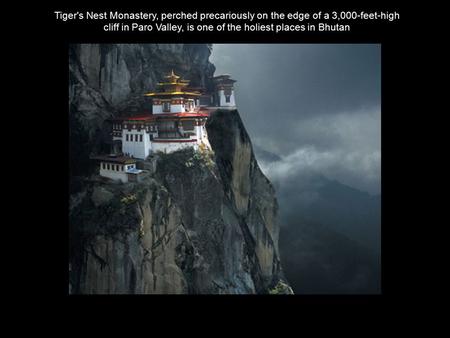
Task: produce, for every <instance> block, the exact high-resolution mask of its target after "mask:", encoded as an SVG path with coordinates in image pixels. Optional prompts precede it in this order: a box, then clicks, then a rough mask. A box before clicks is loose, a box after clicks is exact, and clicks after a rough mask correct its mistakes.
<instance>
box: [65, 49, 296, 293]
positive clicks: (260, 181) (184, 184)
mask: <svg viewBox="0 0 450 338" xmlns="http://www.w3.org/2000/svg"><path fill="white" fill-rule="evenodd" d="M191 47H192V46H191ZM95 48H97V47H95ZM95 48H94V49H95ZM102 48H105V47H102ZM127 48H131V47H127ZM140 48H141V49H142V48H144V47H142V46H141V47H139V48H138V47H132V48H131V49H133V50H136V49H137V50H140ZM145 48H150V47H145ZM152 48H153V47H152ZM167 48H168V49H171V48H169V47H167ZM183 48H184V47H180V46H178V45H176V46H175V47H172V49H173V50H184V49H183ZM198 48H199V49H200V50H204V48H207V47H206V46H199V47H198ZM208 53H209V52H208ZM88 54H89V53H88ZM156 54H157V53H156ZM200 54H201V53H200ZM200 54H196V53H193V54H192V55H196V56H195V57H193V58H192V55H191V56H183V53H181V54H180V55H179V57H180V60H184V58H185V57H188V58H189V60H199V59H201V57H203V56H201V55H200ZM208 55H209V54H208ZM160 59H161V58H160V57H158V60H160ZM206 60H207V57H206ZM86 62H87V61H86ZM145 62H146V63H147V64H150V63H152V62H155V61H152V60H146V61H145ZM161 62H162V63H164V61H161ZM87 64H89V62H87ZM203 66H205V64H204V65H203ZM83 67H84V68H86V67H87V68H89V67H91V68H94V69H96V68H95V67H93V66H89V67H88V66H87V65H85V66H83ZM167 68H168V67H167V65H165V68H164V69H166V70H167ZM169 68H170V67H169ZM174 69H176V68H174ZM202 69H207V70H208V71H203V73H202V72H199V75H198V77H197V79H199V81H207V80H206V78H207V75H208V74H209V73H208V72H209V71H210V70H211V69H213V66H211V65H210V64H209V63H208V64H207V65H206V66H205V68H202ZM103 72H104V73H107V72H108V70H104V71H103ZM200 73H201V74H200ZM98 74H102V72H101V71H100V72H99V73H98ZM211 75H212V74H211ZM186 77H188V76H187V75H186ZM202 79H203V80H202ZM94 82H95V81H94ZM121 85H123V86H125V84H121ZM206 85H208V84H206ZM106 87H108V86H106ZM112 87H113V86H112V85H111V87H108V88H112ZM144 87H145V90H148V87H147V86H144ZM80 90H81V89H80ZM108 90H110V89H108ZM108 90H107V92H108ZM114 90H116V89H114ZM145 90H144V91H145ZM141 93H142V92H141ZM102 95H103V94H102ZM130 95H131V94H130ZM129 97H131V96H129ZM105 100H106V99H105ZM124 100H125V101H127V100H128V99H124ZM130 100H132V99H130ZM87 102H90V101H89V100H87ZM89 104H93V105H95V101H94V102H90V103H89ZM108 104H112V103H108ZM125 104H126V103H124V105H125ZM118 106H120V104H118V105H117V107H118ZM99 109H100V108H99ZM74 111H75V112H78V111H79V110H74ZM99 111H100V110H99ZM82 116H83V115H80V119H81V120H83V118H82ZM99 121H101V118H99ZM83 123H86V125H90V126H93V125H94V124H93V123H92V122H88V121H84V120H83ZM100 125H101V123H100ZM93 128H95V127H93ZM88 129H89V128H88ZM207 131H208V135H209V140H210V143H211V146H212V149H213V151H207V150H205V151H202V152H199V153H195V152H193V151H192V150H183V151H178V152H175V153H172V154H159V155H155V156H154V157H153V159H151V160H150V161H147V162H146V163H144V165H145V166H146V168H148V169H149V171H150V172H149V174H148V175H147V177H145V179H144V180H143V181H142V182H139V183H128V184H119V183H111V182H106V181H103V180H99V179H98V177H95V176H90V177H84V178H83V179H81V180H80V184H79V187H78V189H77V190H76V191H72V195H71V200H70V292H71V293H83V294H84V293H113V294H114V293H150V294H152V293H175V294H178V293H189V294H205V293H206V294H242V293H269V292H276V293H291V289H290V288H289V287H288V286H287V285H286V284H285V283H283V282H282V281H283V274H282V271H281V267H280V262H279V255H278V231H279V229H278V224H277V222H276V219H277V209H278V207H277V202H276V198H275V195H274V190H273V188H272V185H271V184H270V182H269V181H268V180H267V178H266V177H265V176H264V175H263V174H262V172H261V171H260V169H259V167H258V164H257V162H256V160H255V157H254V154H253V150H252V145H251V141H250V139H249V137H248V134H247V133H246V131H245V127H244V126H243V124H242V121H241V119H240V117H239V113H238V112H237V111H217V112H215V113H214V114H213V115H212V116H211V117H210V119H209V121H208V123H207ZM274 290H275V291H274Z"/></svg>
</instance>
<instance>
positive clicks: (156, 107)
mask: <svg viewBox="0 0 450 338" xmlns="http://www.w3.org/2000/svg"><path fill="white" fill-rule="evenodd" d="M152 111H153V114H161V113H162V112H163V111H162V105H160V104H154V105H153V107H152Z"/></svg>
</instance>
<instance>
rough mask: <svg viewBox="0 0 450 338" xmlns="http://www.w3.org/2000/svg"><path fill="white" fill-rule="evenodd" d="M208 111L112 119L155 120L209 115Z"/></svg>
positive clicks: (116, 119) (116, 118)
mask: <svg viewBox="0 0 450 338" xmlns="http://www.w3.org/2000/svg"><path fill="white" fill-rule="evenodd" d="M208 116H209V114H208V113H163V114H149V115H138V116H127V117H123V116H122V117H115V118H111V119H110V120H111V121H125V120H126V121H153V120H157V119H158V117H208Z"/></svg>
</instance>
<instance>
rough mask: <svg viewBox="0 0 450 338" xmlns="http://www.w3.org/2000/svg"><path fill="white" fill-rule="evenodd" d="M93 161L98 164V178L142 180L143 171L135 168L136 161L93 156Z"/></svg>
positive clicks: (124, 181)
mask: <svg viewBox="0 0 450 338" xmlns="http://www.w3.org/2000/svg"><path fill="white" fill-rule="evenodd" d="M92 159H93V160H96V161H98V162H99V163H100V172H99V174H100V176H103V177H107V178H110V179H112V180H117V181H121V182H123V183H126V182H137V181H139V180H140V179H141V178H142V174H143V170H140V169H137V168H136V160H135V159H132V158H130V157H127V156H116V155H109V156H94V157H92Z"/></svg>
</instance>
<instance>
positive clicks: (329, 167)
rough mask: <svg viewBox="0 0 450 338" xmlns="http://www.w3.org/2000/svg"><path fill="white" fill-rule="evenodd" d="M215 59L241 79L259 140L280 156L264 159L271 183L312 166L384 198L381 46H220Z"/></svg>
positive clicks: (245, 115)
mask: <svg viewBox="0 0 450 338" xmlns="http://www.w3.org/2000/svg"><path fill="white" fill-rule="evenodd" d="M210 60H211V61H212V62H213V63H214V64H215V66H216V75H217V74H220V73H229V74H231V75H232V77H233V78H235V79H236V80H237V82H236V85H235V88H236V89H235V96H236V102H237V105H238V109H239V111H240V114H241V116H242V119H243V120H244V123H245V125H246V128H247V130H248V132H249V134H250V137H251V138H252V141H253V143H254V144H255V145H256V146H258V147H260V148H262V149H264V150H266V151H269V152H271V153H274V154H276V155H278V156H280V157H281V159H282V161H281V162H279V163H276V164H272V165H271V166H267V165H266V164H265V163H264V161H260V162H261V163H260V164H261V167H262V169H263V170H264V172H265V173H266V175H267V176H268V177H269V178H271V179H275V180H278V179H281V178H282V177H287V176H289V175H294V174H296V172H295V171H297V170H299V171H302V170H304V169H305V168H308V169H311V170H317V171H320V172H322V173H324V174H325V175H326V176H327V177H329V178H331V179H337V180H339V181H340V182H343V183H345V184H348V185H350V186H353V187H356V188H358V189H361V190H364V191H368V192H370V193H372V194H378V193H380V180H381V47H380V45H376V44H370V45H364V44H358V45H349V44H325V45H323V44H312V45H311V44H215V45H214V46H213V53H212V55H211V58H210Z"/></svg>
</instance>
